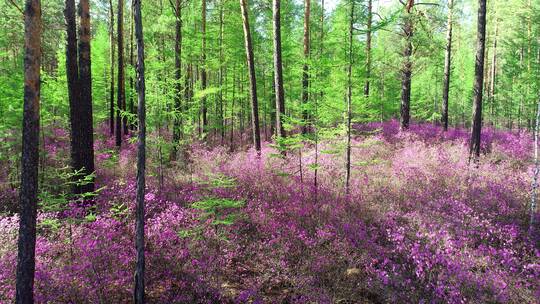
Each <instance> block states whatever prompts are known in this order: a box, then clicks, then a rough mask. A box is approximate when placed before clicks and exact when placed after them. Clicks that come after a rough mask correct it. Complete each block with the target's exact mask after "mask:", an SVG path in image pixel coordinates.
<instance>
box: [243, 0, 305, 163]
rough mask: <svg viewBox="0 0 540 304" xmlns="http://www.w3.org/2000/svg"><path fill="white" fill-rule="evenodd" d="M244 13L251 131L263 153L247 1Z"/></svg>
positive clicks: (244, 5)
mask: <svg viewBox="0 0 540 304" xmlns="http://www.w3.org/2000/svg"><path fill="white" fill-rule="evenodd" d="M308 1H309V0H308ZM240 9H241V11H242V21H243V22H242V24H243V26H244V43H245V47H246V59H247V65H248V70H249V94H250V96H251V129H252V131H253V145H254V146H255V149H256V150H257V151H259V152H260V151H261V134H260V130H259V104H258V102H257V80H256V78H255V58H254V56H253V45H252V43H251V30H250V28H249V13H248V7H247V0H240Z"/></svg>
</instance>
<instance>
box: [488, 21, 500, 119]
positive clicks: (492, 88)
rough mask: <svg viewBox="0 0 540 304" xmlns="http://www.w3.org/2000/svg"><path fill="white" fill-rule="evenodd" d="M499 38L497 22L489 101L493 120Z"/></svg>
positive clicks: (496, 24)
mask: <svg viewBox="0 0 540 304" xmlns="http://www.w3.org/2000/svg"><path fill="white" fill-rule="evenodd" d="M498 36H499V22H498V21H497V20H495V37H493V55H492V58H491V70H490V73H489V79H490V81H489V90H488V101H489V105H490V107H491V109H490V112H491V113H490V114H491V119H492V120H493V117H494V116H495V84H496V83H497V40H498V39H497V38H498Z"/></svg>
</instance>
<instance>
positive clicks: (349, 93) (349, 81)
mask: <svg viewBox="0 0 540 304" xmlns="http://www.w3.org/2000/svg"><path fill="white" fill-rule="evenodd" d="M350 1H351V12H350V20H349V50H348V55H349V62H348V65H347V152H346V163H345V167H346V176H345V191H346V193H347V194H349V183H350V179H351V116H352V109H351V106H352V51H353V48H352V45H353V25H354V0H350Z"/></svg>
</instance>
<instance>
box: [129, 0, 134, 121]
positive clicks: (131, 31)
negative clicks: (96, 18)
mask: <svg viewBox="0 0 540 304" xmlns="http://www.w3.org/2000/svg"><path fill="white" fill-rule="evenodd" d="M133 1H134V0H131V10H130V13H131V18H129V28H130V29H129V36H130V37H129V66H130V69H132V71H133V70H134V69H135V62H134V61H133V49H134V47H133V43H134V37H133V36H134V34H135V29H134V20H133V19H134V16H133V10H134V6H133ZM133 82H134V79H133V74H132V73H130V75H129V113H130V114H132V115H135V104H134V101H133V100H134V98H133ZM129 129H130V130H135V121H134V120H133V121H131V122H130V123H129Z"/></svg>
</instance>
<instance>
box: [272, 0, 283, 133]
mask: <svg viewBox="0 0 540 304" xmlns="http://www.w3.org/2000/svg"><path fill="white" fill-rule="evenodd" d="M280 5H281V0H273V5H272V12H273V13H272V15H273V16H272V19H273V31H274V77H275V78H274V79H275V80H274V81H275V91H276V93H275V94H276V134H277V136H278V137H285V129H284V128H283V118H284V116H285V93H284V90H283V64H282V61H281V8H280Z"/></svg>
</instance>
